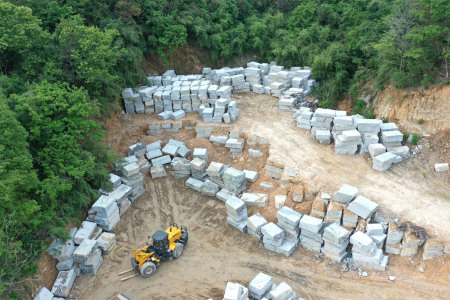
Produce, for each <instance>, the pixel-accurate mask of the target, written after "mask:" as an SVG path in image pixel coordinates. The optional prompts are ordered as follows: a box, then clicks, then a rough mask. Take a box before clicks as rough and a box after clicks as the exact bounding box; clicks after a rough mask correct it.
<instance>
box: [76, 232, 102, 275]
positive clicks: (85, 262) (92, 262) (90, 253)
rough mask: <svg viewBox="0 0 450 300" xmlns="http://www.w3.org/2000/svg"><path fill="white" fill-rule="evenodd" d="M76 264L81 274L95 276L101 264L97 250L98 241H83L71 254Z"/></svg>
mask: <svg viewBox="0 0 450 300" xmlns="http://www.w3.org/2000/svg"><path fill="white" fill-rule="evenodd" d="M73 258H74V261H75V262H76V263H79V264H80V268H81V272H83V273H85V274H89V275H95V274H97V271H98V269H99V268H100V266H101V264H102V263H103V258H102V252H101V250H100V249H98V241H97V240H90V239H85V240H83V242H82V243H81V244H80V245H79V246H78V248H77V249H76V250H75V252H74V253H73Z"/></svg>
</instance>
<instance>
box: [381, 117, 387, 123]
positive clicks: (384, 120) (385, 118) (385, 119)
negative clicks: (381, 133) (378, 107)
mask: <svg viewBox="0 0 450 300" xmlns="http://www.w3.org/2000/svg"><path fill="white" fill-rule="evenodd" d="M380 119H381V121H383V123H389V117H381V118H380Z"/></svg>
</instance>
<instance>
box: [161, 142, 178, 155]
mask: <svg viewBox="0 0 450 300" xmlns="http://www.w3.org/2000/svg"><path fill="white" fill-rule="evenodd" d="M179 148H180V147H178V146H175V145H171V144H167V145H166V146H165V147H164V148H163V149H162V153H163V154H166V155H170V156H173V157H175V156H177V151H178V149H179Z"/></svg>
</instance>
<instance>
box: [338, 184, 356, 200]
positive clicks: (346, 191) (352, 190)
mask: <svg viewBox="0 0 450 300" xmlns="http://www.w3.org/2000/svg"><path fill="white" fill-rule="evenodd" d="M358 191H359V190H358V188H357V187H354V186H351V185H348V184H344V185H343V186H342V187H341V188H340V189H339V190H338V191H337V192H335V193H334V201H336V202H339V203H344V204H347V203H349V202H350V201H352V200H353V198H355V196H356V194H358Z"/></svg>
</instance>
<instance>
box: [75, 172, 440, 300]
mask: <svg viewBox="0 0 450 300" xmlns="http://www.w3.org/2000/svg"><path fill="white" fill-rule="evenodd" d="M182 184H183V181H182V180H179V179H175V178H174V177H172V176H169V177H166V178H162V179H156V180H151V179H149V178H148V176H146V190H147V193H146V194H145V195H144V196H143V197H141V198H140V199H138V200H137V202H136V203H135V204H134V205H133V206H132V208H131V209H130V210H128V211H127V212H126V213H125V215H124V216H123V217H122V221H121V223H120V225H119V226H118V227H117V228H116V229H115V230H114V232H115V233H116V234H117V240H118V245H117V246H116V248H115V250H114V251H113V252H112V253H111V254H109V255H107V256H105V261H104V263H103V265H102V266H101V268H100V270H99V273H98V274H97V276H95V277H91V276H82V277H80V278H79V279H77V281H76V282H75V288H74V289H73V290H72V293H73V294H74V296H77V294H81V295H80V296H79V299H86V300H97V299H98V300H100V299H101V300H104V299H111V297H113V296H114V295H115V294H117V293H119V292H124V293H126V294H127V295H129V296H130V297H131V298H133V299H134V300H143V299H206V298H208V297H212V298H213V299H222V297H223V291H224V288H225V286H226V283H227V281H234V282H240V283H242V284H245V285H248V283H249V281H250V280H251V279H252V278H253V277H254V276H255V275H256V274H257V273H258V272H260V271H262V272H265V273H268V274H270V275H271V276H273V277H274V279H275V281H276V282H278V283H279V282H281V281H286V282H287V283H288V284H289V285H291V286H292V287H293V288H294V290H295V291H296V292H297V296H298V297H303V298H305V299H337V298H339V299H361V298H369V297H371V298H372V297H374V298H375V297H377V298H381V299H425V298H428V299H439V298H441V299H442V298H443V297H442V296H443V295H445V293H446V292H448V288H449V287H448V282H446V278H445V276H444V275H446V274H445V272H446V269H445V266H443V265H442V266H441V267H439V266H438V268H436V267H435V266H433V269H434V271H433V274H430V273H428V274H422V273H419V272H418V271H417V266H415V265H414V266H412V265H411V264H410V263H409V262H408V261H406V260H405V259H403V260H401V261H397V262H393V263H392V264H393V265H392V266H390V267H389V270H390V273H391V274H394V275H395V276H397V279H396V281H394V282H391V281H389V280H388V278H387V277H388V275H387V273H385V272H374V271H370V270H367V271H368V273H369V277H367V278H359V277H358V276H357V275H356V273H355V272H351V273H344V274H341V273H340V269H339V267H338V266H332V267H327V262H328V260H325V261H321V260H320V259H318V258H316V257H315V256H314V254H313V253H312V252H308V251H306V250H303V249H301V247H299V248H298V249H297V250H296V251H295V253H294V255H293V256H292V257H291V258H285V257H284V256H282V255H278V254H274V253H272V252H269V251H267V250H265V249H264V248H262V245H261V244H260V243H259V242H258V241H256V240H255V239H254V238H251V237H249V236H248V235H244V234H241V233H240V232H238V231H237V230H236V229H234V228H232V227H230V226H227V225H226V223H225V218H226V210H225V206H224V204H223V203H221V202H219V201H217V200H212V199H211V198H210V197H205V196H201V195H200V194H198V193H196V192H194V191H193V190H190V189H187V188H185V187H181V186H182ZM260 209H264V208H260ZM171 221H176V222H178V224H183V225H186V226H187V227H188V230H189V243H188V245H187V247H186V249H185V251H184V253H183V256H182V257H181V258H180V259H177V260H173V261H168V262H165V263H163V264H162V265H161V266H160V267H159V268H158V270H157V272H156V274H155V275H154V276H153V277H151V278H147V279H145V278H142V277H136V278H132V279H130V280H128V281H124V282H121V281H120V277H119V276H117V273H118V272H119V271H121V270H126V269H129V268H130V259H129V258H130V254H131V251H132V249H133V248H134V247H138V246H139V247H140V246H144V245H145V242H146V241H147V236H148V235H151V233H152V232H153V231H154V230H156V229H160V228H164V227H166V226H167V224H168V223H169V222H171ZM405 265H406V267H405ZM409 265H411V267H410V266H409ZM410 268H413V270H412V271H411V270H410ZM429 268H430V269H431V266H430V267H429ZM425 269H427V267H425ZM427 271H428V269H427ZM411 273H413V277H411ZM430 275H432V276H430Z"/></svg>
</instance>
